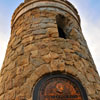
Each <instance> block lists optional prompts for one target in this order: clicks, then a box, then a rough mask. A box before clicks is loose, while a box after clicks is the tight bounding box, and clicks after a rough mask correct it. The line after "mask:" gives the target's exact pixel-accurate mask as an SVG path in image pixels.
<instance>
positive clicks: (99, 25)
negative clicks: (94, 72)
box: [0, 0, 100, 73]
mask: <svg viewBox="0 0 100 100" xmlns="http://www.w3.org/2000/svg"><path fill="white" fill-rule="evenodd" d="M23 1H24V0H0V68H1V66H2V63H3V60H4V56H5V52H6V48H7V43H8V41H9V38H10V21H11V16H12V14H13V12H14V10H15V9H16V8H17V7H18V5H19V4H20V3H21V2H23ZM69 1H70V2H71V3H72V4H73V5H74V6H75V7H76V8H77V10H78V12H79V15H80V17H81V26H82V31H83V34H84V37H85V39H86V41H87V43H88V46H89V49H90V52H91V54H92V56H93V59H94V62H95V64H96V66H97V69H98V72H99V73H100V13H99V12H100V0H69Z"/></svg>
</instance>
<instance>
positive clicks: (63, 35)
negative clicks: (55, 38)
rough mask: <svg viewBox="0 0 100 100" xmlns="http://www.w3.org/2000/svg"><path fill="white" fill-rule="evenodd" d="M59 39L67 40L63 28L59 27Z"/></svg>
mask: <svg viewBox="0 0 100 100" xmlns="http://www.w3.org/2000/svg"><path fill="white" fill-rule="evenodd" d="M58 32H59V37H61V38H64V39H66V35H65V33H64V31H63V29H62V28H60V27H59V26H58Z"/></svg>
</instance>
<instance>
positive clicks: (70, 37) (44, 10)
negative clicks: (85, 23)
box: [0, 0, 100, 100]
mask: <svg viewBox="0 0 100 100" xmlns="http://www.w3.org/2000/svg"><path fill="white" fill-rule="evenodd" d="M28 1H29V2H26V1H25V3H23V4H21V5H20V6H19V7H18V8H17V9H16V10H15V13H14V15H13V17H12V25H11V28H12V29H11V38H10V41H9V43H8V48H7V51H6V55H5V60H4V63H3V66H2V70H1V72H0V100H32V93H33V90H34V88H35V85H36V84H37V82H38V81H39V80H40V79H41V78H42V77H43V76H44V75H46V74H48V73H49V74H50V73H51V74H52V73H59V74H60V73H62V74H66V75H71V76H73V77H75V79H77V80H79V81H80V83H81V84H82V85H83V87H84V88H85V90H86V93H87V96H88V99H89V100H100V77H99V75H98V73H97V70H96V67H95V65H94V63H93V60H92V57H91V54H90V52H89V50H88V47H87V44H86V41H85V40H84V37H83V35H82V31H81V27H80V20H79V15H78V13H77V12H76V10H75V8H74V7H73V6H72V5H71V4H70V3H68V1H64V0H55V1H53V0H51V1H50V0H46V1H44V0H43V1H42V0H40V1H39V0H37V1H36V2H35V0H28ZM55 4H56V5H55ZM44 5H45V7H44ZM47 6H48V7H47ZM32 8H34V9H32ZM60 8H61V9H60ZM58 14H61V15H62V16H63V18H62V20H59V22H60V24H61V27H60V28H62V30H63V31H64V34H65V35H66V39H65V38H63V37H61V36H60V32H59V29H58V27H59V25H58V22H57V15H58ZM20 15H21V16H20Z"/></svg>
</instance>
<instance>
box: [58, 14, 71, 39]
mask: <svg viewBox="0 0 100 100" xmlns="http://www.w3.org/2000/svg"><path fill="white" fill-rule="evenodd" d="M56 23H57V26H58V27H57V28H58V34H59V37H60V38H64V39H67V38H69V37H70V34H69V33H70V31H71V30H72V27H71V25H70V20H69V19H68V18H67V17H65V16H64V15H61V14H58V15H57V16H56Z"/></svg>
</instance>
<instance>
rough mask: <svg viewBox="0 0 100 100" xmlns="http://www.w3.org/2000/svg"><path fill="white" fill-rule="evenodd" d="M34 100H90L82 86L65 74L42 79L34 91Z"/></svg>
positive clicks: (46, 76) (49, 75) (47, 76)
mask: <svg viewBox="0 0 100 100" xmlns="http://www.w3.org/2000/svg"><path fill="white" fill-rule="evenodd" d="M33 100H88V98H87V94H86V91H85V89H84V87H83V86H82V84H81V83H80V82H79V81H78V80H76V79H75V78H74V77H72V76H70V75H65V74H48V75H45V76H44V77H42V78H41V79H40V80H39V81H38V83H37V84H36V86H35V88H34V90H33Z"/></svg>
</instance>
